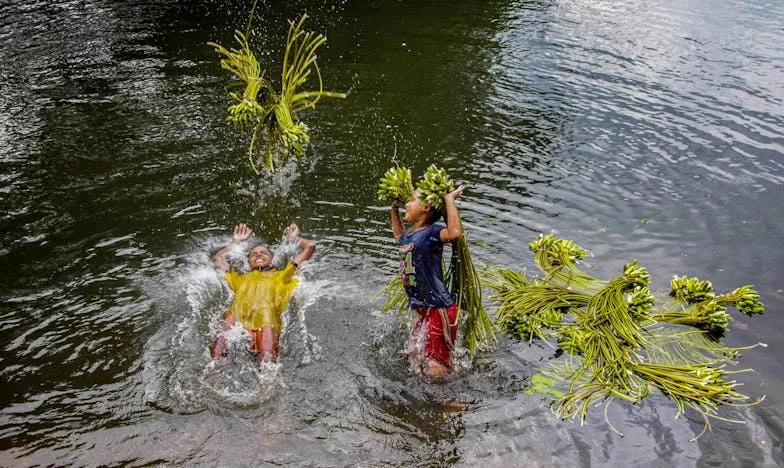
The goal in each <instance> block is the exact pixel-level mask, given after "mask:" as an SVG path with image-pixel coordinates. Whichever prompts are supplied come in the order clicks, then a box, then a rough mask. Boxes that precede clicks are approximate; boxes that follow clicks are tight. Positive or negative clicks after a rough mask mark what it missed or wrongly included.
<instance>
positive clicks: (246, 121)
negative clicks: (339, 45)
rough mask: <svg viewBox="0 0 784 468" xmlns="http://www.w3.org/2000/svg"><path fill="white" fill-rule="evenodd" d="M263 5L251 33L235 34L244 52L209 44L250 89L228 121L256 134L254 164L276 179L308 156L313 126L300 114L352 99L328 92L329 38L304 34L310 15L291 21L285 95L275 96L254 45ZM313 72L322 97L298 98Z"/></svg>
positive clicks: (304, 94) (252, 148) (239, 97)
mask: <svg viewBox="0 0 784 468" xmlns="http://www.w3.org/2000/svg"><path fill="white" fill-rule="evenodd" d="M257 1H258V0H256V2H254V3H253V8H252V9H251V14H250V18H249V19H248V25H247V28H246V31H245V33H244V34H243V33H242V32H241V31H235V32H234V38H235V40H236V41H237V43H238V44H239V46H240V47H239V49H234V48H231V49H227V48H225V47H223V46H221V45H219V44H216V43H214V42H209V43H208V44H209V45H211V46H213V47H214V48H215V51H216V52H218V53H219V54H221V55H222V56H223V57H224V58H223V59H221V67H222V68H224V69H225V70H228V71H229V72H231V73H232V74H233V75H234V76H235V77H236V78H239V80H240V81H241V82H243V83H244V84H245V88H244V91H243V93H242V95H240V94H238V93H234V92H231V93H229V94H230V96H231V97H232V98H233V99H234V100H235V101H237V102H236V104H234V105H232V106H230V107H229V109H228V111H229V115H228V117H227V118H226V120H227V121H228V122H230V123H231V124H233V125H234V126H235V128H237V129H238V130H242V131H251V133H252V135H251V141H250V146H249V148H248V158H249V160H250V165H251V168H252V169H253V171H254V172H256V174H258V173H259V170H258V168H257V163H258V164H259V165H261V166H262V167H263V168H264V170H265V171H266V172H267V173H271V172H274V171H275V169H277V168H280V167H281V166H283V165H284V164H285V163H286V162H287V161H288V160H289V159H294V160H296V159H298V158H299V157H300V156H302V155H303V154H304V153H305V148H306V147H307V145H308V143H309V142H310V136H309V135H308V127H307V125H305V123H304V122H300V121H299V119H298V117H297V114H298V112H300V111H302V110H304V109H307V108H309V107H314V106H315V105H316V102H318V100H319V99H321V98H322V97H336V98H345V97H346V95H345V94H344V93H334V92H329V91H324V89H323V82H322V79H321V72H320V71H319V68H318V64H317V63H316V49H318V48H319V47H320V46H321V45H323V44H324V43H325V42H326V38H325V37H324V36H323V35H321V34H318V35H316V34H315V33H313V32H305V31H303V30H302V24H303V23H304V22H305V18H306V16H305V15H303V16H302V18H300V20H299V21H297V22H296V23H295V22H292V21H289V31H288V37H287V40H286V51H285V53H284V55H283V71H282V74H281V90H280V93H279V94H278V93H276V92H275V90H274V88H273V86H272V84H271V83H270V82H269V81H268V80H267V79H265V78H264V74H263V72H262V71H261V66H260V65H259V62H258V60H256V57H255V56H254V54H253V52H252V51H251V49H250V45H249V43H248V42H249V40H250V34H251V29H250V25H251V22H252V19H253V12H254V10H255V8H256V3H257ZM312 71H315V72H316V73H315V74H316V77H317V79H318V85H319V89H318V91H302V92H298V91H297V90H298V89H299V88H300V87H301V86H302V85H303V84H304V83H305V82H306V81H307V79H308V78H309V77H310V75H311V72H312ZM262 155H263V156H262Z"/></svg>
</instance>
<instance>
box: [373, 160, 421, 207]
mask: <svg viewBox="0 0 784 468" xmlns="http://www.w3.org/2000/svg"><path fill="white" fill-rule="evenodd" d="M413 192H414V185H413V183H412V182H411V169H408V168H406V167H400V166H396V167H391V168H389V169H388V170H387V172H386V173H384V176H383V177H382V178H381V180H380V181H379V183H378V201H380V202H384V203H388V204H392V203H397V204H404V203H406V202H407V201H408V200H409V199H410V198H411V194H412V193H413Z"/></svg>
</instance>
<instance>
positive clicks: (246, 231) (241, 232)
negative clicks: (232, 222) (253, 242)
mask: <svg viewBox="0 0 784 468" xmlns="http://www.w3.org/2000/svg"><path fill="white" fill-rule="evenodd" d="M252 235H253V231H251V229H250V228H249V227H248V226H247V225H246V224H245V223H240V224H238V225H236V226H234V235H233V236H232V237H233V239H234V240H235V241H236V242H242V241H246V240H248V239H250V236H252Z"/></svg>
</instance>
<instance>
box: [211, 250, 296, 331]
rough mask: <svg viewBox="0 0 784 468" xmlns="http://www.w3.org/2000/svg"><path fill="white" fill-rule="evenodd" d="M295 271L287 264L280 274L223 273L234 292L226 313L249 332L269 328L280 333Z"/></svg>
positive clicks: (293, 286)
mask: <svg viewBox="0 0 784 468" xmlns="http://www.w3.org/2000/svg"><path fill="white" fill-rule="evenodd" d="M295 271H296V268H295V267H294V265H292V264H290V263H289V264H288V265H286V267H285V268H283V269H282V270H268V271H255V270H254V271H251V272H250V273H242V274H239V273H235V272H233V271H232V272H229V273H226V279H227V280H228V282H229V287H231V290H232V291H234V300H232V302H231V306H230V307H229V313H231V314H232V315H234V318H236V319H237V320H238V321H239V322H240V323H241V324H242V325H243V326H244V327H245V328H247V329H249V330H258V329H260V328H261V327H265V326H271V327H273V328H274V329H275V332H276V333H280V328H281V322H282V318H283V312H284V311H285V310H286V306H287V305H288V303H289V298H290V297H291V292H292V291H294V288H295V287H296V286H297V283H298V281H297V279H296V278H294V272H295Z"/></svg>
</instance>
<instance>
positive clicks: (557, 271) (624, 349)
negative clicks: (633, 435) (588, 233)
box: [485, 235, 764, 437]
mask: <svg viewBox="0 0 784 468" xmlns="http://www.w3.org/2000/svg"><path fill="white" fill-rule="evenodd" d="M530 247H531V250H533V251H534V253H535V260H536V264H537V266H539V268H540V269H541V270H542V272H543V273H544V278H542V279H539V278H529V277H527V276H525V275H523V274H522V273H515V272H513V271H511V270H506V269H500V268H496V269H490V270H488V274H487V275H486V278H485V281H486V284H487V285H488V286H489V287H490V288H491V289H493V290H494V291H495V292H496V294H495V295H494V296H492V298H491V299H492V300H493V301H495V302H497V303H498V306H497V309H496V320H497V321H498V323H499V324H500V325H501V329H502V330H503V331H504V332H506V333H507V334H509V335H511V336H513V337H515V338H518V339H526V340H532V339H534V338H538V339H541V340H545V341H546V340H548V339H551V338H552V339H554V340H556V342H557V345H558V346H559V347H560V348H561V349H562V350H563V351H565V352H566V353H568V354H569V355H571V356H572V358H571V359H568V360H567V361H566V362H555V361H554V362H553V363H552V364H551V365H550V366H549V368H547V369H545V370H544V371H543V374H544V375H546V376H548V377H550V379H548V380H547V381H548V382H552V383H553V385H557V383H558V382H560V383H562V384H565V385H567V386H568V392H567V393H564V394H563V395H562V396H559V398H558V399H557V400H556V401H555V404H554V406H553V410H554V411H555V413H556V414H558V415H560V416H561V417H564V418H569V417H574V416H577V415H579V416H580V419H581V420H584V419H585V417H586V415H587V412H588V410H589V408H590V406H591V405H592V403H593V402H595V401H599V400H601V401H605V402H606V403H607V404H609V403H610V402H611V401H613V400H614V399H622V400H626V401H630V402H638V401H640V400H641V399H642V398H644V397H646V396H647V395H649V394H650V393H651V391H654V390H658V391H659V392H661V393H663V394H664V395H666V396H668V397H669V398H671V399H672V400H673V401H675V403H676V405H677V407H678V412H679V413H680V412H683V411H684V410H685V408H687V407H688V408H691V409H693V410H695V411H696V412H697V413H699V414H700V415H701V416H702V417H703V418H704V420H705V429H704V430H703V433H704V431H705V430H707V429H709V428H710V424H709V418H719V419H722V418H720V417H719V416H718V415H717V413H716V408H717V407H718V406H720V405H739V404H744V403H743V402H745V401H747V400H748V397H747V396H746V395H743V394H741V393H739V392H737V390H736V389H735V387H736V385H737V384H736V383H735V382H734V381H726V380H725V379H724V376H726V375H729V374H732V373H735V372H741V371H734V372H733V371H728V370H725V369H724V366H725V365H729V364H736V363H735V362H734V359H737V358H738V357H739V356H740V350H741V349H748V348H727V347H725V346H723V345H722V344H721V343H720V342H719V341H718V340H717V339H716V338H715V336H713V335H711V334H710V333H708V331H710V332H714V333H715V332H716V331H717V330H718V331H721V332H724V331H726V324H727V322H728V321H729V320H730V316H729V315H728V314H727V313H726V312H725V308H726V307H728V306H733V307H736V308H738V310H740V311H741V312H743V313H745V314H747V315H751V314H756V313H762V312H763V310H764V308H763V305H762V303H761V302H760V301H759V295H758V294H757V292H756V291H754V290H753V289H752V288H751V287H750V286H743V287H740V288H737V289H735V290H734V291H732V292H730V293H727V294H722V295H718V296H714V293H713V288H712V286H711V284H710V283H709V282H707V281H700V280H698V279H697V278H685V277H677V276H676V277H674V278H673V280H672V282H671V291H670V297H666V296H664V298H665V299H664V301H663V302H662V303H657V298H656V297H654V295H653V294H652V293H651V291H650V290H649V287H648V284H649V282H650V277H649V275H648V273H647V271H646V270H645V269H644V268H642V267H640V266H639V265H637V263H636V262H635V261H632V262H631V263H629V264H627V265H625V266H624V271H623V274H622V275H620V276H619V277H617V278H615V279H613V280H611V281H603V280H599V279H597V278H594V277H591V276H590V275H587V274H586V273H584V272H583V271H581V270H580V269H579V268H577V266H576V263H577V262H578V261H579V260H581V259H582V258H584V257H585V256H587V254H588V252H587V251H586V250H585V249H582V248H581V247H579V246H577V245H575V244H574V243H573V242H571V241H567V240H563V239H558V238H556V237H555V236H552V235H546V236H545V235H540V236H539V237H538V238H537V239H536V240H535V241H533V242H532V243H531V245H530ZM671 324H675V325H671ZM677 325H689V326H691V327H695V329H692V330H689V331H685V330H684V329H683V327H678V326H677ZM755 346H756V345H755ZM539 386H540V387H541V383H540V385H539ZM546 390H547V391H546V393H548V394H550V395H557V394H558V391H557V390H556V389H553V388H549V387H548V388H546ZM759 401H761V400H758V401H755V402H752V403H749V404H755V403H758V402H759ZM606 418H607V415H606V413H605V419H606ZM607 423H608V424H609V425H610V427H611V428H613V430H615V428H614V427H612V424H611V423H610V421H609V420H608V421H607ZM616 432H617V430H616ZM700 435H702V433H701V434H700ZM697 437H699V435H698V436H697Z"/></svg>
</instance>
